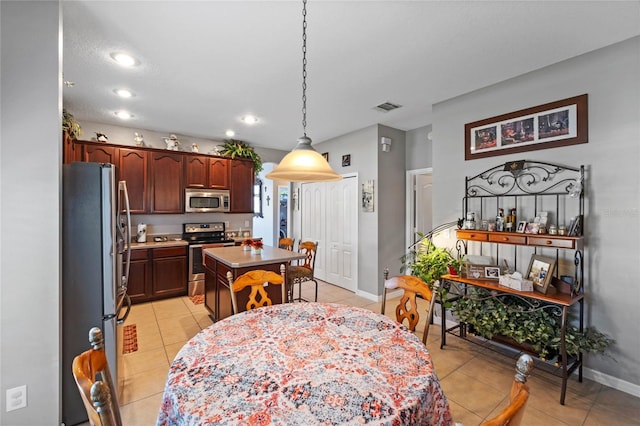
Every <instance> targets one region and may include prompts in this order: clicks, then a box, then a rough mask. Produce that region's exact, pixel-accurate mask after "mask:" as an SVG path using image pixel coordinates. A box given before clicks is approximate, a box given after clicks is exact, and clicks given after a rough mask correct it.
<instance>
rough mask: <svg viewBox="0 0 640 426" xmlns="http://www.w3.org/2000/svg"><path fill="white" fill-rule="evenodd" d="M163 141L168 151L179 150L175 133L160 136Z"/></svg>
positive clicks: (178, 142)
mask: <svg viewBox="0 0 640 426" xmlns="http://www.w3.org/2000/svg"><path fill="white" fill-rule="evenodd" d="M162 140H163V141H164V143H165V144H166V145H167V149H168V150H169V151H179V150H180V141H179V140H178V137H177V136H176V135H169V136H168V137H166V138H162Z"/></svg>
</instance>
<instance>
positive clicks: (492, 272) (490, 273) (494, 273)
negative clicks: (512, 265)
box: [484, 266, 500, 280]
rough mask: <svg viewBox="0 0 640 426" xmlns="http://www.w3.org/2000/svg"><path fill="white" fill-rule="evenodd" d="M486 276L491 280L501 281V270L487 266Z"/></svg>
mask: <svg viewBox="0 0 640 426" xmlns="http://www.w3.org/2000/svg"><path fill="white" fill-rule="evenodd" d="M484 276H485V278H487V279H490V280H499V279H500V268H499V267H497V266H485V267H484Z"/></svg>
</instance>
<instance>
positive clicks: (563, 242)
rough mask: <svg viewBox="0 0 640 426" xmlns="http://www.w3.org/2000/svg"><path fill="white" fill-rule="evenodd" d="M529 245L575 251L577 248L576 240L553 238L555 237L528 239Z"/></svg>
mask: <svg viewBox="0 0 640 426" xmlns="http://www.w3.org/2000/svg"><path fill="white" fill-rule="evenodd" d="M527 243H528V244H529V245H530V246H541V247H557V248H566V249H573V248H575V246H576V240H575V239H573V238H568V239H564V238H553V237H548V236H547V237H543V236H536V237H527Z"/></svg>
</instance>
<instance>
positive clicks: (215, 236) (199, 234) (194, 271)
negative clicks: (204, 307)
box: [182, 222, 234, 296]
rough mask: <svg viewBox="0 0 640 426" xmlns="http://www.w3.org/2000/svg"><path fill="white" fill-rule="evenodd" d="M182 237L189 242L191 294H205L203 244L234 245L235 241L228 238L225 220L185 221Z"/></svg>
mask: <svg viewBox="0 0 640 426" xmlns="http://www.w3.org/2000/svg"><path fill="white" fill-rule="evenodd" d="M182 239H183V240H185V241H187V242H188V243H189V282H188V284H189V296H194V295H196V294H204V265H203V263H202V246H203V245H204V244H207V245H208V244H220V246H221V247H222V246H226V245H229V246H232V245H234V241H233V240H229V239H227V238H226V236H225V232H224V222H210V223H184V224H182Z"/></svg>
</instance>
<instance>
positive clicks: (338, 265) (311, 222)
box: [300, 176, 358, 291]
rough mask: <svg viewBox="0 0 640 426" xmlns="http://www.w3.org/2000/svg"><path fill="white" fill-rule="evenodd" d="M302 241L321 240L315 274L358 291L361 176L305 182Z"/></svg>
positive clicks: (302, 206)
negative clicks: (330, 180) (359, 189)
mask: <svg viewBox="0 0 640 426" xmlns="http://www.w3.org/2000/svg"><path fill="white" fill-rule="evenodd" d="M300 206H301V212H300V213H301V228H302V229H301V236H302V238H301V241H305V240H311V241H317V242H318V252H317V253H316V265H315V276H316V278H319V279H321V280H323V281H327V282H329V283H331V284H335V285H338V286H340V287H344V288H346V289H348V290H351V291H356V289H357V283H358V277H357V275H358V272H357V271H358V261H357V259H358V178H357V176H350V177H346V178H344V179H343V180H341V181H338V182H326V183H304V184H302V185H301V204H300Z"/></svg>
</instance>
